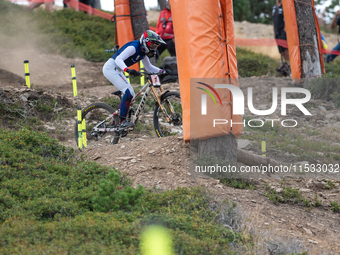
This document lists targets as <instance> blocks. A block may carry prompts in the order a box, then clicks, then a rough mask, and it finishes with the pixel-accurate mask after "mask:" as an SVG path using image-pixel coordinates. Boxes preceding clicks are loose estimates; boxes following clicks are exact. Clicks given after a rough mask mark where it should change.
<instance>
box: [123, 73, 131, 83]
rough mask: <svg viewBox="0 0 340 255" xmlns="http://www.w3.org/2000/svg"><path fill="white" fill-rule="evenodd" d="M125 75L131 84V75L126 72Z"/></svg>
mask: <svg viewBox="0 0 340 255" xmlns="http://www.w3.org/2000/svg"><path fill="white" fill-rule="evenodd" d="M124 74H125V77H126V79H127V80H128V82H129V83H130V75H129V73H127V72H124Z"/></svg>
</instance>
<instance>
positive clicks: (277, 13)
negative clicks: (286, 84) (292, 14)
mask: <svg viewBox="0 0 340 255" xmlns="http://www.w3.org/2000/svg"><path fill="white" fill-rule="evenodd" d="M272 16H273V23H274V35H275V39H280V40H286V41H287V35H286V27H285V20H284V16H283V8H282V0H276V5H275V6H274V7H273V12H272ZM278 48H279V52H280V54H281V60H282V65H281V66H280V67H277V68H276V71H278V72H279V73H280V74H282V75H283V76H288V75H289V74H290V66H289V64H288V61H289V52H288V49H287V48H285V47H283V46H281V45H279V44H278ZM283 59H284V60H285V62H283Z"/></svg>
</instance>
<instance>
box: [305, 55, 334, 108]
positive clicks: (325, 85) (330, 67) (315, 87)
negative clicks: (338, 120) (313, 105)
mask: <svg viewBox="0 0 340 255" xmlns="http://www.w3.org/2000/svg"><path fill="white" fill-rule="evenodd" d="M325 69H326V73H325V74H324V75H323V77H321V78H317V79H313V80H312V81H311V84H310V91H311V94H312V95H313V97H314V98H315V99H322V100H326V101H332V102H333V103H334V105H335V107H337V108H340V87H339V82H340V75H339V74H340V67H339V61H338V60H336V61H333V62H332V63H330V64H325Z"/></svg>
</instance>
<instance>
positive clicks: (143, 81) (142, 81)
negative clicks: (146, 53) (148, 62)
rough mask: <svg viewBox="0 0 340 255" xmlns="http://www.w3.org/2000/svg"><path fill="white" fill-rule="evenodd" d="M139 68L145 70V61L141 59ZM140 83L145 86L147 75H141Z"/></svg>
mask: <svg viewBox="0 0 340 255" xmlns="http://www.w3.org/2000/svg"><path fill="white" fill-rule="evenodd" d="M139 66H140V67H139V69H140V70H141V72H144V70H145V69H144V65H143V62H142V61H139ZM140 85H142V86H144V85H145V76H144V75H141V77H140Z"/></svg>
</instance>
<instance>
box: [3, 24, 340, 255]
mask: <svg viewBox="0 0 340 255" xmlns="http://www.w3.org/2000/svg"><path fill="white" fill-rule="evenodd" d="M247 29H248V25H247V24H245V26H244V28H243V29H239V28H237V31H239V30H240V31H241V30H242V31H246V30H247ZM267 30H268V31H269V27H268V28H267V29H266V30H265V31H263V36H265V37H267V32H268V31H267ZM237 33H238V32H237ZM246 34H247V32H244V34H243V35H244V36H245V35H246ZM258 34H261V32H259V33H258ZM0 54H1V56H2V58H1V60H0V68H1V69H4V70H5V71H0V85H1V87H2V88H3V89H4V88H7V89H11V90H12V89H13V90H15V89H17V90H18V89H19V90H22V89H24V88H25V87H24V86H23V84H24V79H23V77H24V66H23V60H25V59H29V60H30V73H31V82H32V83H33V87H35V88H37V87H38V85H39V88H43V89H44V90H47V91H49V93H50V94H51V95H52V96H54V97H55V96H56V93H59V92H60V94H61V95H63V96H65V97H66V98H68V100H69V101H70V102H71V103H74V105H76V104H81V106H82V107H84V106H85V105H87V104H89V103H90V102H91V100H96V101H100V99H101V98H103V97H106V96H110V92H112V91H114V90H115V89H114V87H112V86H107V85H108V84H109V83H108V81H106V79H105V78H104V77H103V75H102V72H101V68H102V65H103V63H91V62H87V61H85V60H83V59H67V58H63V57H62V56H58V55H46V54H42V53H40V52H39V51H38V50H36V49H35V50H34V49H31V50H29V51H27V50H26V51H25V52H24V51H16V52H13V51H8V49H3V48H0ZM72 64H74V65H75V66H76V73H77V81H78V88H79V91H78V94H79V96H78V98H77V99H74V98H73V97H72V82H71V70H70V65H72ZM9 72H11V73H13V74H11V73H9ZM18 75H19V76H21V78H20V77H18ZM291 85H292V84H290V79H289V78H275V77H267V76H264V77H257V78H244V79H241V80H240V87H241V88H242V89H243V90H246V88H247V87H253V88H254V93H255V94H256V101H255V106H258V107H260V108H261V107H267V108H264V109H268V106H270V101H269V98H270V96H269V94H270V93H271V90H270V88H271V87H284V86H291ZM166 89H170V90H178V84H169V85H166ZM22 93H27V92H22ZM314 103H315V104H317V105H320V106H323V108H324V109H325V111H327V112H323V111H324V110H323V109H321V108H313V109H312V110H311V111H312V114H313V117H312V118H304V117H302V116H299V115H298V114H295V115H294V116H295V117H297V118H298V120H299V121H301V123H302V124H303V125H308V124H310V125H311V124H312V123H315V126H313V128H315V129H318V130H319V131H320V133H321V135H319V136H314V137H313V139H316V140H317V139H320V140H321V139H322V140H324V141H327V142H328V143H330V144H332V143H339V141H340V139H339V132H338V131H339V121H340V111H339V109H335V108H334V106H333V105H331V104H329V103H327V102H325V101H315V102H314ZM68 111H69V109H68ZM326 113H332V114H333V116H332V117H331V118H326ZM246 114H249V115H250V113H249V112H248V113H247V112H246ZM290 114H294V112H293V110H291V112H290ZM272 117H273V118H275V117H277V116H274V115H273V116H272ZM46 125H47V126H49V127H53V126H55V127H57V128H58V129H59V130H62V131H60V132H59V134H58V135H57V134H56V135H55V136H56V137H60V135H63V139H62V142H63V143H64V144H65V145H67V146H72V147H75V141H74V139H73V127H74V118H72V117H71V118H69V119H65V120H64V121H62V122H60V123H46ZM332 128H335V129H336V130H337V132H335V133H334V136H327V135H324V134H325V132H328V131H327V130H330V129H332ZM47 131H48V132H51V133H52V134H54V133H55V128H54V129H50V130H47ZM66 134H70V135H69V136H68V138H65V135H66ZM306 136H308V135H307V134H306ZM241 138H242V137H241ZM247 150H248V151H251V152H252V153H255V154H260V151H259V146H258V145H251V146H249V147H248V148H247ZM82 153H83V154H85V155H87V157H88V159H89V160H95V161H96V162H98V163H100V164H103V165H108V166H113V167H115V168H117V169H119V170H121V171H122V172H123V173H126V174H127V175H128V176H129V177H131V178H132V179H133V183H134V185H135V186H136V185H138V184H142V185H144V186H146V187H149V188H152V187H156V189H160V190H169V189H176V188H177V187H194V186H198V185H200V186H202V187H206V188H207V189H209V190H211V191H212V192H214V193H215V194H216V195H217V196H218V197H219V198H221V199H228V200H229V201H234V202H236V203H237V207H238V208H239V210H240V211H241V212H243V214H244V215H245V219H244V220H245V221H246V222H249V225H251V226H252V227H253V228H255V229H257V232H258V233H259V235H261V233H270V235H269V236H270V237H268V236H267V237H263V238H262V239H263V241H264V242H275V240H274V239H276V240H286V239H287V238H289V239H287V240H294V242H297V243H302V244H303V245H304V246H305V247H307V248H308V249H309V250H310V254H340V244H339V237H340V214H339V213H334V212H332V211H331V210H330V201H336V202H338V203H340V187H339V179H337V178H331V177H332V176H331V177H330V178H328V179H329V180H333V182H334V183H335V187H334V188H332V189H327V188H326V185H325V182H324V181H325V180H324V179H311V178H308V177H305V178H302V177H301V178H293V179H292V178H288V179H286V180H283V179H282V178H280V177H279V176H276V177H275V176H274V177H275V178H271V179H269V178H268V176H266V175H264V176H263V177H262V178H257V179H255V180H254V181H253V185H254V186H256V187H257V189H256V190H246V189H234V188H231V187H228V186H225V185H223V184H221V183H220V182H219V181H218V180H216V179H213V178H210V177H209V176H205V178H198V177H197V176H196V175H195V174H194V173H193V172H192V171H190V169H189V166H190V150H189V144H185V143H184V142H183V140H182V137H180V136H174V137H168V138H162V139H158V138H155V136H154V135H153V134H150V133H146V134H131V135H128V136H127V137H126V138H123V139H122V140H121V143H119V144H118V145H114V146H112V145H109V144H107V143H105V141H103V142H102V143H101V145H100V146H97V147H92V148H88V149H86V150H84V151H83V152H82ZM268 156H269V157H271V158H274V159H276V160H277V161H279V162H281V163H297V159H295V158H294V157H291V156H287V155H282V153H280V152H279V151H275V150H270V146H269V147H268ZM265 182H266V183H268V185H269V186H270V187H272V188H273V189H276V190H277V189H279V188H280V187H281V184H280V182H283V184H284V186H287V187H293V188H297V189H299V190H300V191H301V192H302V193H303V196H304V197H306V198H308V199H309V200H311V201H312V200H313V198H314V196H315V194H317V197H318V199H319V200H320V201H321V206H320V207H315V208H314V207H313V208H312V209H310V208H307V207H306V206H304V205H303V204H293V203H288V204H278V205H275V204H273V202H271V201H270V200H269V199H268V198H267V197H266V196H264V193H263V192H264V183H265ZM286 245H289V243H288V244H286ZM264 254H269V252H268V253H264Z"/></svg>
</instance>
